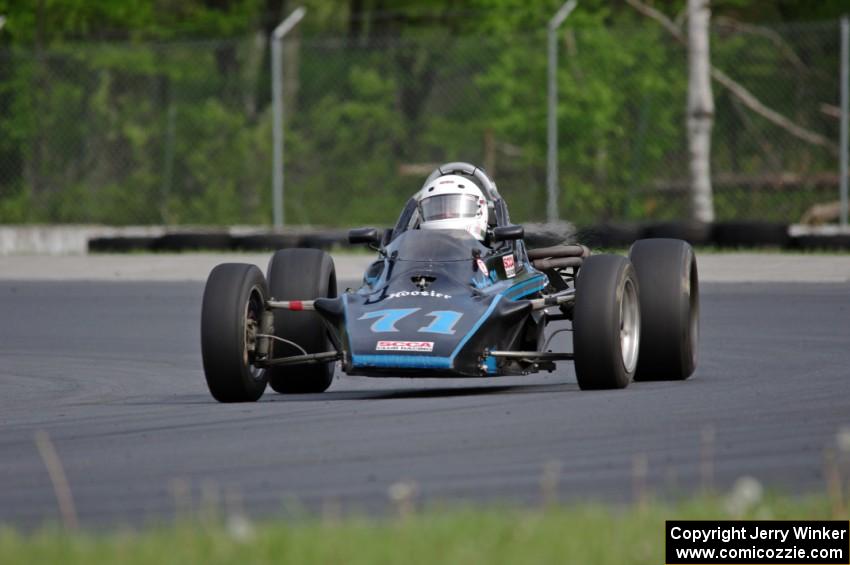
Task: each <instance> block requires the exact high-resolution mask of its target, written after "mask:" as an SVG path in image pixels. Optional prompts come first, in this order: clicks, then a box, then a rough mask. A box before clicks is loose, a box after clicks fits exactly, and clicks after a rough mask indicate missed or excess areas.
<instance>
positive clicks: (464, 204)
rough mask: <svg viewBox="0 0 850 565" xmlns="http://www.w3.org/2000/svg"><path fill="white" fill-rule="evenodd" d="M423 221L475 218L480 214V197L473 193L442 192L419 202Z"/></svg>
mask: <svg viewBox="0 0 850 565" xmlns="http://www.w3.org/2000/svg"><path fill="white" fill-rule="evenodd" d="M419 209H420V213H421V214H422V221H423V222H433V221H435V220H453V219H455V218H474V217H475V216H477V215H478V197H476V196H475V195H473V194H440V195H437V196H431V197H429V198H425V199H423V200H422V202H420V203H419Z"/></svg>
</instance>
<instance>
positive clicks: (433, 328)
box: [357, 308, 463, 335]
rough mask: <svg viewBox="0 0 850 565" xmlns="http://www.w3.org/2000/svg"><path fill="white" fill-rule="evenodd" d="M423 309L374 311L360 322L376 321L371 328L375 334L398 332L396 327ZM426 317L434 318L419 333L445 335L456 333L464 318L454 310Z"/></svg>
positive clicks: (426, 315) (366, 314) (368, 313)
mask: <svg viewBox="0 0 850 565" xmlns="http://www.w3.org/2000/svg"><path fill="white" fill-rule="evenodd" d="M420 310H421V308H390V309H388V310H374V311H372V312H366V313H365V314H363V315H362V316H360V317H359V318H357V319H358V320H375V322H374V323H373V324H372V326H371V327H370V328H369V329H370V330H371V331H372V332H374V333H385V332H397V331H398V328H396V327H395V325H396V324H397V323H398V322H400V321H401V320H403V319H404V318H407V317H408V316H410V315H412V314H415V313H416V312H418V311H420ZM423 316H424V317H429V318H432V320H431V322H430V323H429V324H427V325H425V326H422V327H421V328H419V329H418V330H416V331H417V332H419V333H429V334H445V335H451V334H453V333H455V326H456V325H457V323H458V321H459V320H460V319H461V318H462V317H463V314H462V313H461V312H455V311H454V310H434V311H432V312H427V313H425V314H423Z"/></svg>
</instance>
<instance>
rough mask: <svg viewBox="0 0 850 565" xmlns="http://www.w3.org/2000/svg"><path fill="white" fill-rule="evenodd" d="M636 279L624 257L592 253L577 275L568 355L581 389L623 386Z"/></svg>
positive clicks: (631, 354) (636, 322)
mask: <svg viewBox="0 0 850 565" xmlns="http://www.w3.org/2000/svg"><path fill="white" fill-rule="evenodd" d="M639 296H640V294H639V285H638V279H637V276H636V275H635V271H634V268H633V267H632V264H631V263H630V262H629V260H628V259H626V258H625V257H620V256H619V255H594V256H591V257H588V258H587V259H585V261H584V263H583V264H582V266H581V268H580V269H579V272H578V280H577V282H576V302H575V308H574V310H573V353H574V355H575V370H576V377H577V378H578V386H579V388H581V389H582V390H598V389H611V388H625V387H626V386H628V384H629V382H630V381H631V380H632V377H633V376H634V373H635V369H636V368H637V363H638V349H639V346H640V339H641V335H640V317H641V311H640V299H639Z"/></svg>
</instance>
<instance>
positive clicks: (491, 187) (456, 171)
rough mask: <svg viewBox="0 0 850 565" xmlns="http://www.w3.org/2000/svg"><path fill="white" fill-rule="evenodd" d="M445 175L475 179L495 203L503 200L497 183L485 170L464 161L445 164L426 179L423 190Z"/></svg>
mask: <svg viewBox="0 0 850 565" xmlns="http://www.w3.org/2000/svg"><path fill="white" fill-rule="evenodd" d="M443 175H466V176H470V177H473V178H475V179H476V180H477V181H478V182H479V183H480V184H481V186H482V187H483V188H484V190H485V191H486V192H487V197H488V198H489V199H490V200H492V201H493V202H495V201H496V200H499V199H500V198H502V197H501V196H500V195H499V190H498V189H497V188H496V183H495V182H493V179H491V178H490V177H489V176H487V173H486V172H484V169H482V168H480V167H476V166H475V165H473V164H471V163H464V162H462V161H455V162H453V163H443V164H442V165H440V166H439V167H437V168H436V169H434V170H433V171H432V172H431V174H430V175H428V178H427V179H425V184H423V185H422V188H425V187H426V186H427V185H428V184H430V183H431V182H432V181H433V180H434V179H436V178H437V177H441V176H443Z"/></svg>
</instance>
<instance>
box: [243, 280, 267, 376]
mask: <svg viewBox="0 0 850 565" xmlns="http://www.w3.org/2000/svg"><path fill="white" fill-rule="evenodd" d="M263 308H264V301H263V296H262V294H261V292H260V290H259V288H258V287H254V288H252V289H251V296H250V298H248V302H247V303H246V304H245V336H244V340H243V347H242V361H243V363H244V364H245V366H246V367H247V368H248V372H249V373H251V377H252V378H253V379H254V380H256V381H259V380H262V378H263V375H264V372H265V369H261V368H259V367H257V366H256V365H254V359H255V355H256V344H257V339H256V334H257V333H259V330H260V327H259V324H260V320H262V316H263Z"/></svg>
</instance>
